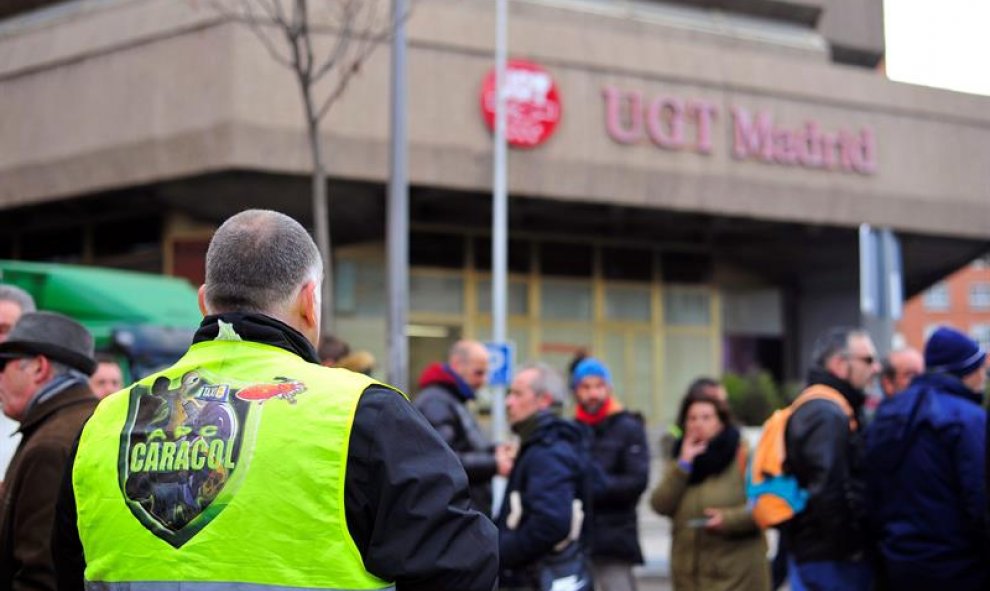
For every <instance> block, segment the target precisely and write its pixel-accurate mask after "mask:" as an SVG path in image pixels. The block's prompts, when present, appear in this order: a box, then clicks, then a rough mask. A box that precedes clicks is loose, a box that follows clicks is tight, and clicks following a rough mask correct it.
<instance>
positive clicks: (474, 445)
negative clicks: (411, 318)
mask: <svg viewBox="0 0 990 591" xmlns="http://www.w3.org/2000/svg"><path fill="white" fill-rule="evenodd" d="M455 379H456V378H455V377H454V376H453V375H451V372H450V371H449V370H448V369H447V368H446V367H445V366H443V365H440V364H434V365H431V366H430V367H428V368H427V369H426V371H424V372H423V376H422V377H421V378H420V387H421V388H422V390H421V391H420V393H419V395H418V396H416V400H415V401H414V404H415V405H416V408H417V409H419V411H420V412H421V413H423V416H424V417H426V420H427V421H429V422H430V424H431V425H433V428H434V429H436V431H437V433H439V434H440V437H441V438H442V439H443V440H444V441H446V442H447V445H449V446H450V449H452V450H454V453H455V454H457V458H458V459H459V460H460V461H461V465H462V466H464V471H465V472H466V473H467V477H468V482H469V483H470V490H471V502H472V503H474V508H475V509H477V510H478V511H481V512H482V513H484V514H485V515H490V514H491V510H492V487H491V480H492V477H493V476H495V473H496V471H497V465H496V463H495V449H494V447H493V446H492V444H491V442H490V441H489V440H488V438H487V437H485V435H484V433H482V432H481V428H480V427H479V426H478V422H477V421H476V420H475V419H474V416H473V415H472V414H471V412H470V411H469V410H468V408H467V406H466V405H465V400H464V397H463V396H462V395H461V394H460V393H459V389H460V388H459V387H458V384H457V382H456V381H455Z"/></svg>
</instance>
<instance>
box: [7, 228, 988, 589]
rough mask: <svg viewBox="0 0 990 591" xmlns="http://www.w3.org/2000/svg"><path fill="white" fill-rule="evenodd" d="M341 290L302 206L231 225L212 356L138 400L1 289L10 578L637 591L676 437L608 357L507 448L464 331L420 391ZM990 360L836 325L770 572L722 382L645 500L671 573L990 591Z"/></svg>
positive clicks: (209, 323) (57, 328)
mask: <svg viewBox="0 0 990 591" xmlns="http://www.w3.org/2000/svg"><path fill="white" fill-rule="evenodd" d="M321 280H322V263H321V259H320V257H319V253H318V252H317V250H316V247H315V245H314V244H313V241H312V240H311V239H310V237H309V235H308V234H307V233H306V231H305V230H304V229H303V228H302V227H301V226H300V225H299V224H298V223H297V222H295V221H294V220H292V219H291V218H288V217H287V216H284V215H282V214H278V213H276V212H271V211H262V210H249V211H245V212H242V213H240V214H237V215H235V216H233V217H232V218H230V219H229V220H227V221H226V222H225V223H224V224H223V225H222V226H221V227H220V228H219V229H218V230H217V232H216V233H215V235H214V237H213V239H212V241H211V243H210V246H209V250H208V253H207V258H206V282H205V284H204V285H203V287H202V288H201V289H200V298H199V299H200V307H201V309H202V312H203V315H204V319H203V322H202V325H201V326H200V328H199V330H198V331H197V333H196V335H195V338H194V341H193V344H192V345H191V347H190V348H189V350H188V352H187V353H186V354H185V355H184V356H183V357H182V358H181V359H180V360H179V361H177V362H176V363H175V364H174V365H173V366H171V367H169V368H166V369H164V370H162V371H160V372H158V373H156V374H153V375H151V376H148V377H147V378H144V379H142V380H140V381H139V382H137V383H136V384H133V385H132V386H130V387H128V388H127V389H124V386H125V379H124V376H123V373H122V371H121V368H120V366H119V365H117V364H116V362H115V360H114V359H113V358H101V357H98V356H97V355H96V354H95V353H94V346H93V339H92V336H91V335H90V334H89V333H88V332H87V331H86V329H85V328H84V327H83V326H82V325H80V324H79V323H77V322H75V321H74V320H71V319H69V318H67V317H65V316H62V315H59V314H55V313H50V312H43V311H42V312H38V311H36V310H35V309H34V304H33V302H32V301H31V300H30V296H27V294H25V293H24V292H22V291H20V290H18V289H16V288H13V287H11V286H0V364H2V373H0V402H2V405H3V411H4V413H5V414H6V415H7V416H8V417H10V418H12V419H14V420H16V421H19V422H20V425H21V426H20V432H21V436H22V440H21V443H20V445H19V447H18V449H17V451H16V453H15V456H14V458H13V461H12V463H11V464H10V467H9V468H8V470H7V473H6V475H5V478H4V481H3V483H2V485H0V486H2V488H0V501H2V504H0V590H3V589H12V590H13V589H16V590H27V589H41V590H45V589H56V588H57V589H64V590H81V589H84V588H102V587H108V588H109V587H113V588H114V589H118V590H120V591H157V590H159V589H164V588H166V587H168V586H169V585H173V586H175V585H189V586H190V587H195V588H201V589H204V590H206V589H209V590H212V589H220V588H222V587H223V588H226V587H227V586H230V585H234V586H236V588H237V590H238V591H253V590H254V589H257V590H258V591H261V590H262V589H267V588H269V587H271V586H273V585H274V586H278V587H282V588H288V587H293V588H319V589H330V588H332V589H399V590H402V591H406V590H414V589H423V590H426V589H430V590H445V589H449V590H459V591H470V590H474V589H479V590H486V591H487V590H491V589H494V588H496V587H499V588H503V589H529V590H539V591H558V590H563V589H569V590H572V591H591V590H592V589H598V590H600V591H630V590H634V589H636V587H637V581H636V578H635V577H634V576H633V567H634V566H635V565H637V564H641V563H642V562H643V548H642V547H641V545H640V536H639V530H638V527H639V525H638V524H639V516H638V515H637V507H638V505H639V503H640V499H641V497H642V496H643V495H644V494H647V488H648V486H649V482H650V478H649V476H650V466H651V458H650V447H651V446H650V444H649V441H648V436H647V430H646V426H645V422H644V419H643V417H642V416H641V415H639V414H638V413H636V412H634V411H632V410H629V409H626V408H624V406H623V405H622V403H621V402H620V394H621V393H617V392H615V390H614V382H613V379H612V374H611V371H610V369H609V367H608V366H607V365H606V364H605V363H603V362H602V360H601V359H598V358H596V357H594V356H592V355H590V354H589V353H588V352H582V353H581V354H580V355H578V357H577V358H576V359H575V360H574V362H573V363H572V364H571V366H570V367H569V368H568V372H567V373H566V375H565V374H562V373H561V372H558V371H557V370H556V369H554V368H552V367H550V366H549V365H547V364H545V363H540V362H534V363H528V364H526V365H523V366H522V367H520V368H518V369H517V370H516V371H515V373H514V375H513V377H512V382H511V386H510V388H509V390H508V393H507V395H506V398H505V406H506V414H507V417H508V421H509V425H510V427H511V431H512V437H511V438H510V440H508V441H493V440H492V439H491V438H490V436H489V435H488V434H486V432H485V430H484V429H483V428H482V427H481V425H480V424H479V420H478V419H477V417H476V416H475V414H474V412H472V406H471V402H472V401H473V400H475V399H476V397H477V395H478V392H479V391H480V390H481V388H483V387H484V386H485V383H486V376H487V374H488V355H487V351H486V349H485V347H484V346H483V345H482V344H481V343H479V342H477V341H473V340H469V339H465V340H461V341H458V342H456V343H454V345H453V346H452V347H451V349H450V351H449V354H448V356H447V358H446V359H445V360H442V361H438V362H437V363H434V364H431V365H429V366H428V367H426V369H425V370H424V371H423V372H422V375H421V376H420V378H419V381H418V387H417V388H416V392H415V393H413V394H414V395H413V396H412V397H411V400H410V398H407V397H406V395H405V394H403V393H401V392H398V391H396V390H394V389H392V388H391V387H390V386H387V385H385V384H381V383H379V382H377V381H375V380H374V379H372V378H371V377H370V374H371V373H372V369H373V367H374V358H373V357H372V356H371V355H370V354H369V353H367V352H364V351H355V352H352V351H350V348H349V347H348V346H347V343H346V342H344V341H343V340H341V339H339V338H334V337H329V336H326V337H324V338H322V339H321V337H320V331H319V328H320V324H321V322H320V320H321V319H320V302H319V297H320V295H319V294H320V282H321ZM986 359H987V354H986V352H985V351H984V350H983V349H982V348H981V347H980V346H979V345H978V344H977V343H976V342H974V341H972V340H971V339H969V338H968V337H967V336H966V335H964V334H962V333H959V332H958V331H955V330H953V329H951V328H940V329H939V330H937V331H935V332H934V333H933V334H932V335H931V337H930V338H929V339H928V341H927V343H926V346H925V350H924V352H923V354H922V353H921V352H919V351H915V350H911V349H903V350H897V351H894V352H892V353H891V354H890V355H888V356H887V357H886V358H885V359H883V360H881V359H879V357H878V355H877V351H876V349H875V347H874V344H873V342H872V341H871V339H870V336H869V335H868V334H867V333H866V332H864V331H862V330H859V329H855V328H834V329H831V330H829V331H827V332H826V333H825V334H823V335H821V337H820V338H819V339H818V341H817V343H816V346H815V350H814V355H813V359H812V360H811V365H812V368H811V370H810V372H809V375H808V380H807V387H806V390H805V391H804V393H802V395H801V396H799V398H798V399H797V400H796V401H795V402H794V405H793V406H792V407H791V408H790V409H789V413H788V414H787V415H786V416H787V418H786V421H787V422H786V429H785V430H784V431H783V432H782V433H781V436H780V437H781V441H780V450H781V451H780V453H782V454H783V456H784V457H783V458H782V459H781V462H782V467H783V472H784V473H786V475H787V476H788V477H789V478H790V479H791V480H792V481H793V482H794V483H796V484H795V487H796V494H795V495H794V498H793V499H791V500H789V501H788V503H790V504H789V506H788V510H789V511H791V513H790V514H788V517H787V519H786V520H783V521H782V522H780V523H779V524H776V527H777V529H778V530H779V532H780V537H779V538H780V539H779V543H778V549H777V553H776V558H775V559H774V560H773V561H772V563H771V561H769V560H768V558H767V543H766V535H765V531H764V526H765V524H763V522H762V521H761V519H760V518H759V516H758V515H755V514H754V511H755V509H754V507H755V506H757V504H758V503H759V502H760V496H759V495H761V494H763V492H762V490H763V489H756V488H754V487H753V483H752V476H753V469H754V468H753V466H754V465H756V466H757V469H759V466H760V464H759V463H757V459H759V460H760V461H763V459H764V458H763V457H762V456H761V457H760V458H756V456H757V455H758V454H760V453H762V452H761V450H762V449H763V447H764V445H765V443H764V441H761V442H760V444H759V445H758V446H757V448H756V449H751V446H750V445H749V444H747V439H746V437H744V436H743V434H742V430H741V427H740V425H738V424H737V422H736V421H735V419H734V418H733V416H732V412H731V410H730V406H729V401H728V396H727V394H726V391H725V388H724V387H722V386H721V384H719V383H718V382H717V381H716V380H714V379H711V378H699V379H697V380H696V381H695V382H694V383H692V384H691V385H690V387H689V388H688V391H687V393H686V394H685V395H684V397H683V400H682V402H681V405H680V409H679V412H678V414H677V417H676V424H675V425H674V426H673V427H672V428H671V429H670V433H672V434H673V435H672V440H671V441H670V445H669V446H660V449H661V450H662V451H661V453H662V454H663V455H664V456H665V457H662V458H661V462H660V465H661V466H662V473H661V474H660V477H659V479H658V481H657V483H656V485H655V486H654V488H653V489H652V491H649V493H648V499H649V506H650V507H651V508H652V509H653V510H654V511H656V512H657V513H658V514H660V515H663V516H666V517H668V518H669V519H670V522H671V536H672V543H671V552H670V566H671V581H672V584H673V587H674V589H675V590H677V591H685V590H688V591H690V590H700V591H704V590H713V591H717V590H744V591H746V590H753V591H757V590H767V589H774V588H777V587H778V586H779V585H780V584H782V583H783V582H784V581H785V580H786V581H787V582H788V584H789V586H790V589H791V590H792V591H803V590H805V589H809V590H832V589H834V590H854V591H855V590H868V589H880V590H886V589H898V590H899V589H908V590H912V589H918V590H921V589H931V588H934V587H935V585H937V584H939V583H948V584H950V585H951V586H952V588H953V589H958V590H963V591H966V590H974V591H975V590H982V589H987V588H988V585H990V561H988V558H990V556H988V552H990V543H988V539H990V533H988V522H987V513H988V503H987V501H988V499H987V494H986V490H987V487H986V458H987V456H986V413H985V410H984V408H983V407H982V402H983V392H984V390H985V387H986ZM876 378H879V384H880V387H881V388H882V390H883V393H884V400H883V402H882V403H881V404H879V406H878V407H877V408H876V409H874V410H873V411H872V413H871V414H872V415H873V417H872V420H871V421H869V422H867V414H868V413H867V412H866V411H867V404H866V398H867V397H866V394H865V391H866V389H867V388H868V387H869V386H870V384H872V383H873V382H874V380H875V379H876ZM115 392H116V394H114V393H115ZM101 398H102V399H103V400H102V402H101V401H100V399H101ZM569 400H570V401H572V402H573V408H574V413H573V416H565V415H564V413H563V412H562V409H563V408H565V407H566V406H567V402H568V401H569ZM768 432H769V431H768ZM771 443H773V442H767V443H766V445H770V444H771ZM761 476H763V475H761ZM767 476H769V474H767ZM495 477H501V478H502V479H504V480H503V482H504V485H505V486H504V491H502V492H501V493H500V494H494V492H495V491H493V486H492V482H493V478H495ZM495 497H497V498H495ZM169 588H172V587H169Z"/></svg>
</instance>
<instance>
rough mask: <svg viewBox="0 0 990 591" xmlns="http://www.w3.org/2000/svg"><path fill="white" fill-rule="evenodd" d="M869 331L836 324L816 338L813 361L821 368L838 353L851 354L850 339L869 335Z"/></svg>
mask: <svg viewBox="0 0 990 591" xmlns="http://www.w3.org/2000/svg"><path fill="white" fill-rule="evenodd" d="M869 336H870V335H869V333H867V332H866V331H865V330H863V329H861V328H854V327H851V326H836V327H833V328H830V329H828V330H827V331H825V332H824V333H822V334H821V336H819V337H818V339H816V340H815V347H814V349H812V353H811V362H812V363H813V364H814V366H815V367H817V368H819V369H825V366H826V365H828V361H829V360H830V359H832V358H833V357H835V356H836V355H848V354H849V341H850V340H852V339H853V338H855V337H869Z"/></svg>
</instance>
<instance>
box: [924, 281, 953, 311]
mask: <svg viewBox="0 0 990 591" xmlns="http://www.w3.org/2000/svg"><path fill="white" fill-rule="evenodd" d="M922 303H923V304H924V306H925V309H926V310H948V309H949V285H948V284H947V283H945V282H944V281H939V282H938V283H936V284H935V285H933V286H931V287H929V288H928V289H926V290H925V293H924V296H923V297H922Z"/></svg>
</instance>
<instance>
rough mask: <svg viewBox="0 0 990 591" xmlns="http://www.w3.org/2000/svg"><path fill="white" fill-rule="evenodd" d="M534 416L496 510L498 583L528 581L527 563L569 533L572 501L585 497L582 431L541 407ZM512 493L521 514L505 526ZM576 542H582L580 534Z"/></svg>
mask: <svg viewBox="0 0 990 591" xmlns="http://www.w3.org/2000/svg"><path fill="white" fill-rule="evenodd" d="M535 422H536V425H535V429H534V430H533V432H532V434H530V435H528V436H525V437H524V439H523V441H522V442H521V446H520V449H519V454H518V455H517V457H516V462H515V465H514V466H513V468H512V473H511V474H510V475H509V482H508V486H507V487H506V491H505V499H504V500H503V501H502V508H501V510H500V511H499V515H498V521H497V523H498V532H499V540H498V542H499V556H500V558H501V567H502V576H503V581H502V584H503V586H505V585H506V584H509V585H510V586H512V585H518V586H523V587H525V586H527V585H528V586H532V583H531V578H532V576H533V572H532V567H534V566H535V565H536V564H537V563H538V562H539V561H540V560H541V559H542V558H544V557H546V556H547V555H549V554H550V553H551V552H552V551H553V549H554V546H555V545H557V544H558V543H560V542H562V541H563V540H565V539H567V537H568V535H569V534H570V531H571V525H572V523H571V520H572V518H573V511H572V504H573V501H574V500H575V499H581V500H582V503H583V505H584V506H585V507H587V506H588V504H589V501H590V494H591V490H590V479H589V471H590V470H591V465H590V464H591V460H590V457H589V454H588V450H587V447H588V441H587V433H586V432H585V431H583V428H582V427H581V426H579V425H576V424H574V423H570V422H568V421H564V420H561V419H559V418H557V417H555V416H553V415H551V414H549V413H546V412H541V413H539V414H538V415H536V417H535ZM513 494H518V497H519V499H520V501H521V507H520V509H521V518H520V519H519V520H518V524H516V525H515V527H510V525H512V519H511V518H510V513H511V512H512V501H511V499H512V497H513ZM584 529H585V530H587V528H584ZM578 543H580V544H582V545H584V544H586V539H585V537H584V536H582V539H581V540H579V542H578Z"/></svg>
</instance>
